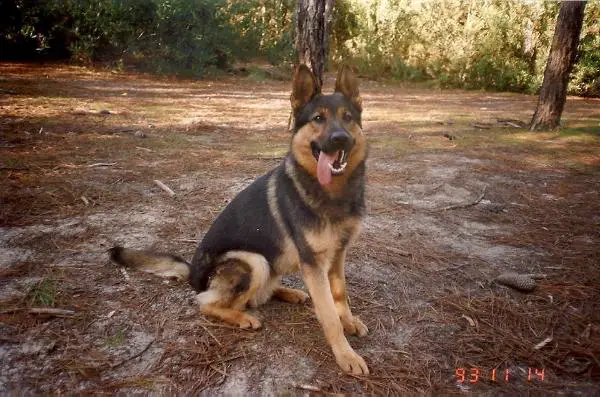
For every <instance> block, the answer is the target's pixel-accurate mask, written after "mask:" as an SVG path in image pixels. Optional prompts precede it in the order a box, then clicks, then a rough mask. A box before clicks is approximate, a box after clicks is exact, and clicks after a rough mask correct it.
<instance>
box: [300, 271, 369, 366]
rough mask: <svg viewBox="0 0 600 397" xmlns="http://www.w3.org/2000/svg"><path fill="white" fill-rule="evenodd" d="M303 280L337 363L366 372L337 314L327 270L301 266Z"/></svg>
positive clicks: (362, 361)
mask: <svg viewBox="0 0 600 397" xmlns="http://www.w3.org/2000/svg"><path fill="white" fill-rule="evenodd" d="M302 274H303V278H304V282H305V283H306V286H307V288H308V291H309V292H310V296H311V298H312V300H313V303H314V305H315V312H316V314H317V318H318V319H319V322H320V323H321V326H322V327H323V331H324V333H325V338H326V339H327V342H329V344H330V345H331V349H332V351H333V354H334V356H335V359H336V361H337V363H338V365H339V366H340V367H341V368H342V369H343V370H344V371H346V372H350V373H353V374H368V373H369V369H368V368H367V364H366V363H365V360H363V358H362V357H361V356H359V355H358V354H356V352H355V351H354V350H353V349H352V347H351V346H350V344H349V343H348V340H347V339H346V336H345V335H344V328H343V326H342V323H341V321H340V318H339V317H338V315H337V312H336V308H335V302H334V300H333V295H332V293H331V288H330V285H329V280H328V279H327V272H326V271H325V270H324V269H323V267H322V266H316V267H315V266H310V265H305V266H302Z"/></svg>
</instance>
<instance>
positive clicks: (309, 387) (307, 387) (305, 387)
mask: <svg viewBox="0 0 600 397" xmlns="http://www.w3.org/2000/svg"><path fill="white" fill-rule="evenodd" d="M292 386H293V387H295V388H296V389H302V390H309V391H316V392H320V391H321V388H320V387H318V386H313V385H307V384H300V383H292Z"/></svg>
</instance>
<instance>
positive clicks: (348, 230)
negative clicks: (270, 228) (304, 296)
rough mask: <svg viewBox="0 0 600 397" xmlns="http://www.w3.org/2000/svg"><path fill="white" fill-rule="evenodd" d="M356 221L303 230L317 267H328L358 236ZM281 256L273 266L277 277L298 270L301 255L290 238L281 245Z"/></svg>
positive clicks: (285, 239)
mask: <svg viewBox="0 0 600 397" xmlns="http://www.w3.org/2000/svg"><path fill="white" fill-rule="evenodd" d="M359 230H360V224H359V220H358V219H350V220H348V221H347V222H343V223H341V224H336V225H332V224H327V225H325V226H322V227H319V228H317V229H312V230H305V231H304V234H303V237H304V240H305V241H306V244H307V247H306V248H308V249H309V250H310V251H311V255H313V256H314V259H315V262H316V264H317V265H318V266H330V265H331V263H332V262H333V260H334V258H335V257H336V255H337V254H338V252H339V251H340V250H343V249H345V248H346V246H347V245H348V244H350V243H351V242H352V241H353V240H354V239H355V238H356V236H357V235H358V233H359ZM281 252H282V253H281V255H280V256H279V257H278V258H277V260H276V261H275V262H274V264H273V270H274V271H275V272H276V273H277V274H278V275H288V274H292V273H295V272H297V271H298V270H299V267H300V262H301V259H300V258H301V255H300V252H299V248H298V247H297V246H296V244H295V243H294V242H293V241H292V239H291V238H289V237H286V238H284V241H283V243H282V250H281Z"/></svg>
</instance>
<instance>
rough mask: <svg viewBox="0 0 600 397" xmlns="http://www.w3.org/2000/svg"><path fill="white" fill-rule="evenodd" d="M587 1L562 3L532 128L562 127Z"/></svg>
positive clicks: (533, 129) (534, 129)
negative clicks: (562, 116) (562, 115)
mask: <svg viewBox="0 0 600 397" xmlns="http://www.w3.org/2000/svg"><path fill="white" fill-rule="evenodd" d="M585 4H586V3H585V1H565V2H563V3H562V4H561V6H560V12H559V14H558V19H557V20H556V30H555V32H554V38H553V39H552V47H551V48H550V55H548V62H547V63H546V70H545V71H544V82H543V83H542V89H541V91H540V98H539V101H538V105H537V108H536V110H535V113H534V115H533V118H532V120H531V125H530V126H529V129H530V130H531V131H537V130H546V129H550V130H551V129H554V128H556V127H558V126H559V123H560V116H561V114H562V111H563V108H564V106H565V102H566V100H567V86H568V84H569V75H570V74H571V70H572V69H573V64H574V62H575V56H576V55H577V46H578V45H579V35H580V34H581V26H582V24H583V10H584V8H585Z"/></svg>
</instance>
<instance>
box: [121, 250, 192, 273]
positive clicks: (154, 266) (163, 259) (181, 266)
mask: <svg viewBox="0 0 600 397" xmlns="http://www.w3.org/2000/svg"><path fill="white" fill-rule="evenodd" d="M120 259H121V262H122V263H126V264H127V266H129V267H132V268H136V269H139V270H141V271H144V272H146V273H152V274H155V275H157V276H159V277H163V278H176V279H177V280H186V279H187V278H188V277H189V274H190V269H189V267H188V265H187V264H185V263H183V262H180V261H177V260H175V259H174V258H173V257H172V256H169V255H162V254H156V253H152V252H147V251H138V250H132V249H128V248H122V249H121V250H120Z"/></svg>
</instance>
